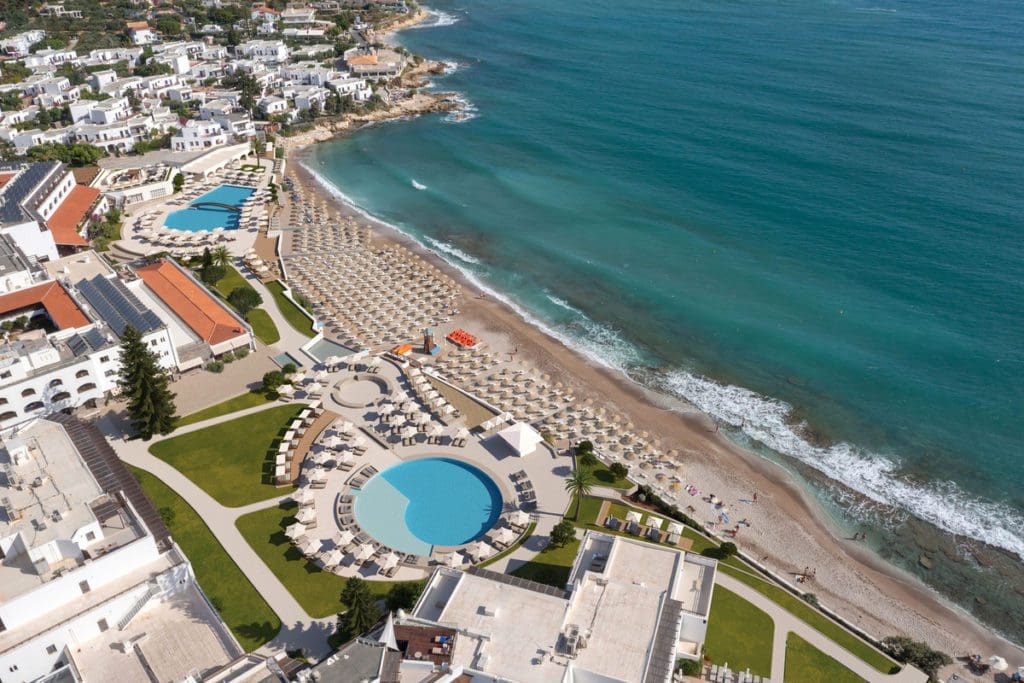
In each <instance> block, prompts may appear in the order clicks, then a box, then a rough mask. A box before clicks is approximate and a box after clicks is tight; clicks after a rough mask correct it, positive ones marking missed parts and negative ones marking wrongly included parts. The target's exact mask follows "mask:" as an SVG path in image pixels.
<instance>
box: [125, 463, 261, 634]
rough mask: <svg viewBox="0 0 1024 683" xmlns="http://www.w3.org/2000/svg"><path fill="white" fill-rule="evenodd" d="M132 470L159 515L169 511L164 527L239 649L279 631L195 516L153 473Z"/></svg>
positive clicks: (220, 548)
mask: <svg viewBox="0 0 1024 683" xmlns="http://www.w3.org/2000/svg"><path fill="white" fill-rule="evenodd" d="M131 470H132V473H133V474H134V475H135V478H136V479H138V480H139V483H140V484H141V485H142V488H143V490H145V492H146V495H147V496H149V498H150V499H151V500H152V501H153V504H154V505H155V506H156V508H157V509H158V510H160V511H161V514H162V515H164V516H165V518H166V517H167V515H166V514H165V513H166V511H167V510H171V511H172V513H173V518H172V519H170V521H169V522H168V523H167V526H168V528H169V529H170V530H171V534H172V535H173V536H174V540H175V542H177V544H178V545H179V546H180V547H181V549H182V550H183V551H185V554H186V555H187V556H188V559H189V560H190V561H191V562H192V568H193V570H195V574H196V579H198V581H199V585H200V586H202V588H203V592H204V593H206V596H207V597H208V598H209V599H210V602H211V603H213V605H214V606H215V607H216V608H217V610H218V611H219V612H220V615H221V617H222V618H223V619H224V623H226V624H227V625H228V627H229V628H230V629H231V632H232V633H234V634H235V638H237V639H238V642H239V643H240V644H241V645H242V647H244V648H245V649H246V650H247V651H249V652H251V651H253V650H255V649H256V648H258V647H260V646H261V645H263V644H264V643H266V642H267V641H269V640H271V639H272V638H273V637H274V636H276V635H277V632H278V631H279V630H280V628H281V622H280V620H278V618H277V615H276V614H274V612H273V610H271V609H270V606H269V605H268V604H267V603H266V601H264V600H263V597H262V596H260V594H259V593H258V592H256V589H255V588H254V587H253V585H252V584H251V583H249V579H248V578H246V576H245V574H243V573H242V570H241V569H239V568H238V565H236V564H235V562H234V560H232V559H231V557H230V556H229V555H228V554H227V552H225V551H224V548H223V547H222V546H221V544H220V543H219V542H218V541H217V539H216V537H215V536H214V535H213V533H212V532H211V531H210V529H209V528H208V527H207V526H206V524H204V523H203V520H202V519H201V518H200V517H199V515H197V514H196V511H195V510H193V509H192V508H191V507H190V506H189V504H188V503H186V502H185V501H184V500H183V499H182V498H181V497H180V496H178V494H176V493H175V492H174V491H172V490H171V489H170V488H169V487H168V486H167V485H166V484H164V483H163V482H162V481H160V480H159V479H157V478H156V477H154V476H153V475H152V474H149V473H148V472H145V471H143V470H140V469H136V468H134V467H133V468H131ZM165 521H166V519H165Z"/></svg>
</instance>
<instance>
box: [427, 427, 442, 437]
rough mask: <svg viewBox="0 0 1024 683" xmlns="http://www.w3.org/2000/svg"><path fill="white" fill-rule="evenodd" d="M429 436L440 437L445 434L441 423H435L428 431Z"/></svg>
mask: <svg viewBox="0 0 1024 683" xmlns="http://www.w3.org/2000/svg"><path fill="white" fill-rule="evenodd" d="M427 436H429V437H430V438H431V439H439V438H441V437H442V436H444V427H442V426H441V425H433V426H432V427H431V428H430V430H429V431H428V432H427Z"/></svg>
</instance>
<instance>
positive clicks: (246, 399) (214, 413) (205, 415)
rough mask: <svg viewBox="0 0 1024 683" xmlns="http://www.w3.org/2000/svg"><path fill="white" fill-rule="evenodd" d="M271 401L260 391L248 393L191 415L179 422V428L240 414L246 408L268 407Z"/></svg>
mask: <svg viewBox="0 0 1024 683" xmlns="http://www.w3.org/2000/svg"><path fill="white" fill-rule="evenodd" d="M270 402H271V399H269V398H267V396H266V394H264V393H262V392H258V391H247V392H245V393H244V394H239V395H238V396H235V397H234V398H229V399H228V400H226V401H221V402H220V403H217V404H214V405H212V406H210V407H208V408H203V409H202V410H197V411H196V412H194V413H190V414H188V415H186V416H185V417H182V418H180V419H179V420H178V426H179V427H184V426H185V425H190V424H195V423H196V422H202V421H203V420H209V419H211V418H214V417H220V416H221V415H228V414H230V413H235V412H238V411H239V410H245V409H246V408H255V407H256V406H262V405H266V404H267V403H270Z"/></svg>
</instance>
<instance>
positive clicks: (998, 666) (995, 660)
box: [988, 655, 1010, 671]
mask: <svg viewBox="0 0 1024 683" xmlns="http://www.w3.org/2000/svg"><path fill="white" fill-rule="evenodd" d="M988 665H989V666H990V667H992V670H993V671H1006V670H1007V669H1008V668H1010V665H1009V664H1007V662H1006V660H1005V659H1003V658H1002V657H1000V656H999V655H992V656H991V657H989V658H988Z"/></svg>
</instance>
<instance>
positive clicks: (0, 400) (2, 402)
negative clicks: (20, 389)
mask: <svg viewBox="0 0 1024 683" xmlns="http://www.w3.org/2000/svg"><path fill="white" fill-rule="evenodd" d="M5 405H7V399H6V398H0V406H5Z"/></svg>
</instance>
